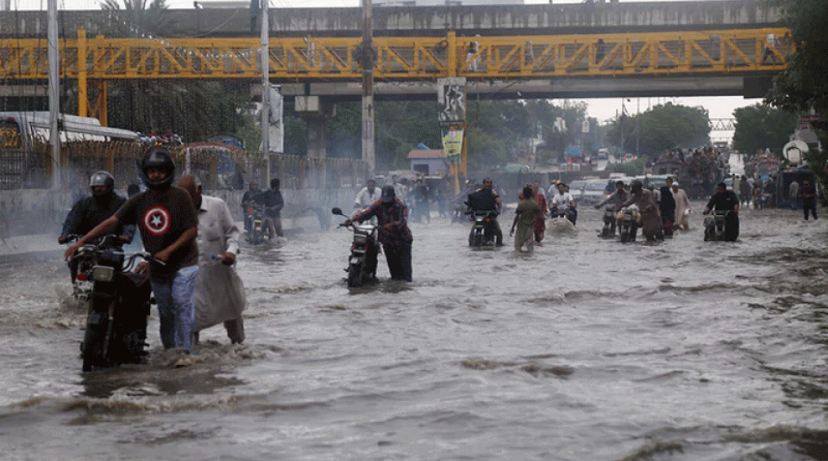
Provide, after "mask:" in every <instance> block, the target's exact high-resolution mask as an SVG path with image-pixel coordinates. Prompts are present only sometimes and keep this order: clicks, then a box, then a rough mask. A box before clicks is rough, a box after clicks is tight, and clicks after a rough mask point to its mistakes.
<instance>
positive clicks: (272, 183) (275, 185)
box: [270, 178, 281, 189]
mask: <svg viewBox="0 0 828 461" xmlns="http://www.w3.org/2000/svg"><path fill="white" fill-rule="evenodd" d="M280 185H281V181H279V178H273V179H271V180H270V188H271V189H278V188H279V186H280Z"/></svg>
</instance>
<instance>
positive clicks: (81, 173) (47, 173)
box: [0, 141, 368, 190]
mask: <svg viewBox="0 0 828 461" xmlns="http://www.w3.org/2000/svg"><path fill="white" fill-rule="evenodd" d="M146 149H147V146H145V145H143V144H141V143H138V142H128V141H115V142H104V141H78V142H67V143H63V145H62V146H61V165H62V167H61V172H60V174H61V184H63V185H64V189H66V190H75V189H80V188H85V187H86V184H87V182H86V181H87V179H88V178H89V176H90V175H91V174H92V173H94V172H95V171H98V170H107V171H109V172H111V173H112V174H113V175H114V176H115V180H116V187H117V188H119V189H124V188H126V186H127V185H129V184H132V183H140V174H139V169H138V163H139V161H140V159H141V157H142V156H143V154H144V152H145V151H146ZM169 151H170V152H171V154H172V155H173V158H174V160H175V162H176V165H178V168H179V172H181V171H188V172H190V173H191V174H194V175H196V176H198V177H199V178H200V179H201V180H202V182H203V183H204V184H205V187H207V188H208V189H211V190H234V189H235V190H238V189H243V188H244V187H245V186H246V184H247V183H248V182H249V181H251V180H257V181H258V182H259V184H262V185H264V182H265V177H266V168H265V166H266V164H265V162H264V160H263V159H262V158H261V157H260V156H255V157H253V156H249V155H248V154H247V153H246V152H245V151H242V150H240V149H235V148H231V147H227V146H224V145H218V144H209V143H197V144H191V145H183V146H175V147H172V148H169ZM51 170H52V162H51V156H50V151H49V146H48V144H46V143H42V142H36V143H34V145H33V146H32V148H31V151H30V152H27V151H25V150H23V149H16V150H12V149H2V150H0V189H3V190H14V189H46V188H49V187H50V184H51V177H52V176H51V175H52V171H51ZM270 171H271V177H273V178H280V179H281V183H282V188H283V189H288V190H291V189H294V190H298V189H339V188H347V189H350V188H353V187H355V186H356V185H357V184H361V183H363V182H364V179H365V177H366V176H367V173H368V168H367V165H366V163H365V162H363V161H361V160H355V159H348V158H308V157H304V156H298V155H271V156H270Z"/></svg>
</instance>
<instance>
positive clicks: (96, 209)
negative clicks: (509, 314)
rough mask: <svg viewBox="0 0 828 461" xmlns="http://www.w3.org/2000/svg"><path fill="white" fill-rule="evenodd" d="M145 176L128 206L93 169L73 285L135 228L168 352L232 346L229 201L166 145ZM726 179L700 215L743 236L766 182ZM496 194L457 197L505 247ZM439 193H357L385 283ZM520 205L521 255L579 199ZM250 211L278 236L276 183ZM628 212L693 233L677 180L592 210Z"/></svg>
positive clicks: (236, 329) (808, 206)
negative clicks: (223, 342) (750, 207)
mask: <svg viewBox="0 0 828 461" xmlns="http://www.w3.org/2000/svg"><path fill="white" fill-rule="evenodd" d="M703 155H706V154H703ZM141 175H142V180H143V182H144V185H145V190H143V191H140V190H139V189H138V188H137V187H132V186H131V187H130V190H129V195H130V197H129V198H128V199H126V198H122V197H120V196H118V195H117V194H116V193H115V191H114V186H115V178H114V177H113V176H112V175H111V174H110V173H108V172H105V171H99V172H96V173H94V174H93V175H92V177H91V178H90V182H89V187H90V190H91V193H92V195H91V196H90V197H87V198H83V199H81V200H79V201H78V202H77V203H76V204H75V205H74V206H73V208H72V210H71V211H70V213H69V215H68V216H67V218H66V221H65V223H64V226H63V229H62V232H61V235H60V237H59V238H58V241H59V242H60V243H64V244H68V243H71V245H70V246H69V248H68V249H67V250H66V252H65V257H66V259H67V261H69V266H70V274H71V277H72V279H73V281H74V278H75V275H76V270H75V268H73V264H72V256H73V255H74V254H75V253H76V251H77V250H78V249H79V248H80V247H81V246H83V245H84V244H86V243H88V242H92V241H94V240H95V239H97V238H100V237H102V236H104V235H114V236H115V237H116V241H117V242H118V244H119V245H122V244H128V243H129V242H131V241H132V239H133V237H134V235H135V234H136V232H135V231H136V228H137V230H138V231H139V232H138V235H139V236H140V240H141V245H142V246H143V248H144V249H145V250H146V252H147V253H148V254H150V255H152V257H151V258H149V260H148V262H144V263H141V264H140V265H139V266H138V268H137V271H138V272H144V273H148V276H149V280H150V284H151V287H152V291H153V293H154V295H155V299H156V302H157V304H158V311H159V318H160V337H161V342H162V344H163V346H164V347H165V348H167V349H172V348H176V349H180V350H181V351H183V352H185V353H189V352H190V351H191V350H192V346H193V343H194V341H195V342H197V340H198V333H199V331H201V330H203V329H205V328H208V327H210V326H213V325H217V324H219V323H221V324H223V325H224V327H225V329H226V331H227V335H228V337H229V338H230V340H231V342H232V343H241V342H243V341H244V339H245V334H244V323H243V321H242V311H243V310H244V307H245V297H244V288H243V285H242V282H241V279H240V278H239V277H238V275H237V274H236V273H235V270H234V265H235V263H236V258H237V255H238V248H239V240H240V231H239V229H238V227H237V226H236V223H235V220H234V219H233V217H232V214H231V212H230V209H229V208H228V206H227V204H226V203H225V202H224V201H223V200H221V199H220V198H217V197H211V196H208V195H205V194H204V193H203V190H202V187H201V184H200V183H199V181H198V179H197V178H195V177H193V176H190V175H184V176H181V177H180V178H178V181H177V183H176V184H173V183H174V178H175V164H174V162H173V159H172V157H171V156H170V154H169V153H168V152H167V151H166V150H164V149H162V148H156V149H153V150H152V151H150V153H149V154H148V155H146V156H145V158H144V159H143V161H142V162H141ZM732 179H733V188H732V189H730V188H728V186H727V184H725V183H724V182H722V183H719V184H718V185H717V186H716V189H715V192H714V193H713V195H712V197H710V200H709V201H708V203H707V205H706V207H705V211H704V212H705V214H707V213H710V212H711V211H713V210H716V211H723V212H726V213H727V218H726V220H727V235H726V240H736V239H737V238H738V235H739V218H738V215H739V211H740V207H741V206H745V205H746V204H747V203H748V202H752V203H753V204H754V206H755V207H756V208H759V209H761V208H763V207H765V206H767V201H766V199H765V194H766V193H771V192H770V190H769V189H766V183H763V182H761V181H758V180H754V181H751V180H749V179H747V178H746V177H733V178H732ZM133 186H134V185H133ZM628 187H629V189H628ZM502 193H503V192H502V190H501V191H498V190H497V189H496V188H495V186H494V183H493V181H492V180H491V179H489V178H486V179H484V180H483V181H482V182H481V183H480V184H479V185H473V184H471V183H469V184H467V187H466V189H465V190H464V191H463V192H462V193H461V197H460V199H462V200H463V205H464V208H465V211H464V213H465V214H468V215H474V214H475V213H480V212H485V213H489V214H490V215H491V216H493V217H494V219H492V220H491V221H490V222H491V224H490V225H491V226H492V228H491V230H492V234H491V235H493V236H494V238H493V244H494V245H497V246H502V245H503V232H502V230H501V228H500V224H499V223H498V221H497V216H498V215H500V214H501V213H502V212H503V201H502V198H501V196H502ZM789 193H790V194H791V195H795V196H797V197H800V198H801V200H802V204H803V210H804V213H805V218H806V219H808V216H809V215H810V216H812V217H813V218H814V219H816V190H815V188H814V186H813V184H811V183H810V182H809V181H803V183H802V184H799V183H797V182H794V183H792V184H791V187H790V192H789ZM440 197H443V198H442V199H441V198H440ZM445 197H446V191H445V190H444V188H443V187H441V185H440V184H438V185H437V186H436V187H432V186H431V185H429V184H428V183H427V182H426V181H425V180H424V179H423V178H419V179H418V180H416V181H414V182H413V183H412V182H408V181H400V180H399V179H398V178H397V177H392V178H391V179H390V181H387V182H386V183H385V184H384V185H382V186H381V187H380V186H378V184H377V180H375V179H369V180H367V181H366V185H365V187H363V188H362V189H360V190H359V192H358V193H357V194H356V196H355V198H354V203H353V205H354V213H353V215H352V216H351V217H350V218H349V219H348V220H347V221H346V223H345V224H346V225H349V224H351V223H352V222H364V221H368V220H371V221H372V222H376V224H377V229H378V243H379V244H380V245H381V246H382V250H383V252H384V253H385V255H386V260H387V263H388V267H389V271H390V273H391V278H392V279H394V280H401V281H408V282H410V281H411V280H412V253H411V248H412V242H413V235H412V232H411V229H410V228H409V226H408V221H409V210H410V209H411V210H413V215H414V216H416V217H417V219H418V220H420V221H425V222H429V221H430V219H431V214H432V212H431V204H432V203H434V202H436V203H438V212H439V214H440V215H443V216H445V217H449V213H448V210H447V206H446V204H447V202H448V201H447V200H445ZM517 198H518V204H517V208H516V211H515V217H514V220H513V222H512V226H511V229H510V235H511V236H514V247H515V249H516V250H518V251H521V250H522V249H526V248H528V249H530V250H531V247H532V246H534V245H536V244H537V245H541V244H542V242H543V240H544V233H545V230H546V218H547V217H551V218H553V219H558V220H561V221H560V222H564V223H567V222H568V223H571V225H572V226H575V225H576V223H577V219H578V206H577V202H576V200H575V198H574V197H573V195H572V194H571V193H570V191H569V187H568V186H567V184H565V183H563V182H560V181H556V180H553V181H551V182H550V185H549V187H548V189H544V188H543V187H542V186H541V184H540V183H539V182H533V183H531V184H527V185H526V186H525V187H523V189H522V190H521V191H520V193H519V194H518V197H517ZM455 200H457V199H455ZM409 203H410V208H409ZM250 204H258V205H260V206H262V207H263V208H264V209H265V210H266V211H265V212H266V213H267V214H268V216H269V217H270V218H271V221H272V224H271V225H272V226H273V227H274V229H273V231H274V232H275V233H276V234H278V235H282V229H281V222H280V213H281V210H282V208H283V207H284V199H283V197H282V194H281V191H280V182H279V179H273V180H272V181H271V182H270V188H269V189H268V190H265V191H261V190H259V189H258V185H257V183H256V182H251V183H250V185H249V190H248V191H247V192H246V193H245V194H244V197H243V198H242V206H243V208H244V207H247V206H248V205H250ZM631 205H635V206H636V207H637V210H638V213H639V216H640V221H639V226H640V228H641V230H642V234H643V236H644V237H645V238H646V239H648V240H658V239H662V238H664V237H665V236H667V237H669V236H671V235H672V234H673V232H674V230H688V229H689V223H688V215H689V214H690V211H691V204H690V194H688V193H687V192H686V191H685V190H684V189H682V188H681V187H680V185H679V183H678V181H676V180H674V179H673V178H672V177H670V178H667V180H666V184H665V185H664V186H663V187H661V188H660V189H659V190H654V189H652V188H648V187H645V184H643V183H642V182H641V181H640V180H634V181H632V183H631V184H625V183H624V182H623V181H618V182H617V183H616V185H615V191H614V192H613V193H612V194H610V195H609V196H608V197H607V198H606V199H605V200H603V201H602V202H600V203H599V204H597V205H596V208H601V207H604V206H610V207H612V210H613V211H615V212H620V211H621V210H622V209H624V208H625V207H628V206H631ZM247 224H248V223H245V226H246V227H247ZM613 234H614V229H613ZM73 240H75V241H74V243H72V241H73ZM470 241H471V239H470Z"/></svg>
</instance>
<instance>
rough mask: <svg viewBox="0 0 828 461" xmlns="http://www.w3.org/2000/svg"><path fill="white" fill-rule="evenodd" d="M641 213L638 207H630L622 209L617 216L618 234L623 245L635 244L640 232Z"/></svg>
mask: <svg viewBox="0 0 828 461" xmlns="http://www.w3.org/2000/svg"><path fill="white" fill-rule="evenodd" d="M640 219H641V213H640V212H639V210H638V206H636V205H630V206H627V207H624V208H622V209H621V211H619V212H618V214H617V215H616V216H615V220H616V223H617V226H618V233H619V235H620V236H621V243H627V242H635V234H636V233H637V232H638V221H639V220H640Z"/></svg>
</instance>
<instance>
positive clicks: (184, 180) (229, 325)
mask: <svg viewBox="0 0 828 461" xmlns="http://www.w3.org/2000/svg"><path fill="white" fill-rule="evenodd" d="M178 187H180V188H182V189H184V190H186V191H187V192H188V193H189V194H190V198H191V199H192V200H193V205H195V208H196V210H197V212H198V238H197V243H198V249H199V255H198V276H197V277H196V287H195V309H196V314H195V327H194V332H193V333H194V337H193V338H194V340H195V342H196V343H198V335H199V332H200V331H201V330H204V329H206V328H209V327H211V326H213V325H217V324H219V323H223V324H224V329H225V330H226V331H227V337H228V338H230V342H232V343H233V344H240V343H242V342H243V341H244V322H243V321H242V311H243V310H244V307H245V302H246V301H245V296H244V286H243V285H242V281H241V279H240V278H239V276H238V275H237V274H236V270H235V269H234V267H233V266H234V264H235V263H236V255H237V254H238V252H239V237H240V235H241V232H239V228H238V226H236V222H235V220H233V216H232V215H231V214H230V208H229V207H228V206H227V203H225V202H224V200H222V199H220V198H218V197H210V196H209V195H203V194H202V188H201V184H200V183H199V181H198V180H197V179H196V178H195V177H194V176H190V175H185V176H182V177H181V178H180V179H179V180H178Z"/></svg>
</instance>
